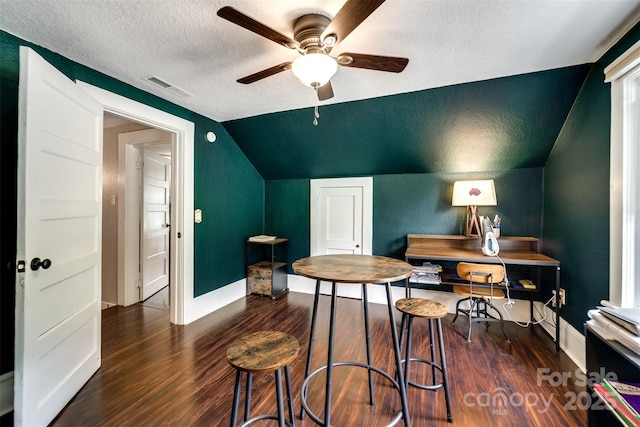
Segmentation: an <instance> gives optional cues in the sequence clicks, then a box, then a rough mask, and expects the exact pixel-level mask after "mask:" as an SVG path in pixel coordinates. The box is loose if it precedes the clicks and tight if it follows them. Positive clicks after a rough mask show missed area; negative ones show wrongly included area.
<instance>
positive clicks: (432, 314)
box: [396, 298, 453, 422]
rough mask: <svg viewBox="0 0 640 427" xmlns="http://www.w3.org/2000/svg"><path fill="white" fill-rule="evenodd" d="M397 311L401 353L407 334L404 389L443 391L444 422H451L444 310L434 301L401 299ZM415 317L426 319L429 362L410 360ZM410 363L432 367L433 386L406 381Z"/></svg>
mask: <svg viewBox="0 0 640 427" xmlns="http://www.w3.org/2000/svg"><path fill="white" fill-rule="evenodd" d="M396 308H397V309H398V310H399V311H400V312H401V313H402V323H401V326H400V349H401V350H402V341H403V338H404V330H405V327H406V330H407V345H406V348H405V357H404V359H403V360H402V363H404V381H405V389H406V388H407V387H408V386H409V385H411V386H413V387H417V388H420V389H423V390H431V391H436V390H438V389H440V388H444V397H445V400H446V403H447V421H449V422H453V418H452V416H451V401H450V400H449V380H448V378H447V361H446V358H445V355H444V343H443V338H442V322H441V319H442V318H443V317H445V316H446V315H447V307H446V306H445V305H444V304H441V303H439V302H436V301H432V300H428V299H424V298H403V299H399V300H398V301H396ZM414 317H421V318H425V319H429V345H430V348H431V360H427V359H423V358H415V357H414V358H412V357H411V332H412V330H413V319H414ZM434 320H435V322H436V327H437V333H438V347H439V348H440V364H438V363H437V362H436V351H435V341H434V333H433V322H434ZM410 362H421V363H425V364H427V365H430V366H431V370H432V378H433V384H431V385H426V384H417V383H414V382H412V381H409V366H410ZM437 371H440V372H441V374H442V381H441V382H437V381H436V378H437Z"/></svg>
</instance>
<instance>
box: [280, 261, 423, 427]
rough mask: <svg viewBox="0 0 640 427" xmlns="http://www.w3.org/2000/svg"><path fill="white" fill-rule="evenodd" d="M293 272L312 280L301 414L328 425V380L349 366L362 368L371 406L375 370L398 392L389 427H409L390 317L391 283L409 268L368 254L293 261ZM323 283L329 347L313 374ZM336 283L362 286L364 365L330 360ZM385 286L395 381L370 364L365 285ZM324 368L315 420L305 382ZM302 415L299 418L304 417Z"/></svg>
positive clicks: (401, 262)
mask: <svg viewBox="0 0 640 427" xmlns="http://www.w3.org/2000/svg"><path fill="white" fill-rule="evenodd" d="M292 267H293V271H294V272H295V273H296V274H299V275H300V276H305V277H309V278H311V279H315V280H316V291H315V299H314V302H313V316H312V319H311V332H310V336H309V351H308V352H307V365H306V370H305V380H304V383H303V386H302V407H303V411H304V412H306V413H307V414H309V416H310V417H311V418H312V419H313V420H314V421H315V422H316V423H318V424H320V425H325V426H330V425H331V379H332V371H333V367H334V366H337V365H352V366H360V367H365V368H367V370H368V373H369V400H370V403H371V405H373V404H374V402H373V380H372V378H371V373H372V371H375V372H377V373H379V374H381V375H383V376H384V377H385V378H387V379H388V380H389V381H391V382H392V383H393V385H394V386H395V387H396V388H397V390H398V392H399V393H400V399H401V402H402V411H401V412H400V413H399V414H398V416H397V417H396V418H395V419H394V420H393V421H392V423H391V424H395V423H397V422H398V421H399V420H400V419H404V425H405V426H407V427H408V426H410V425H411V423H410V421H409V410H408V405H407V394H406V389H405V381H404V378H403V369H402V357H401V355H400V347H399V344H398V332H397V330H396V325H395V318H394V304H393V298H392V296H391V282H397V281H400V280H404V279H406V278H407V277H409V276H411V272H412V270H413V267H412V266H411V265H410V264H408V263H406V262H404V261H400V260H397V259H394V258H388V257H383V256H372V255H345V254H340V255H318V256H312V257H308V258H302V259H299V260H297V261H296V262H294V263H293V265H292ZM321 281H327V282H331V283H332V287H331V314H330V321H329V346H328V351H327V364H326V366H323V367H320V368H319V369H317V370H315V371H314V372H310V370H311V350H312V347H313V339H314V334H315V327H316V318H317V314H318V300H319V296H320V282H321ZM336 283H353V284H360V283H361V284H362V296H363V301H364V322H365V334H366V343H367V364H366V365H364V364H361V363H357V362H340V363H334V361H333V344H334V337H335V319H336V301H337V295H336V289H337V287H336ZM382 283H384V284H385V287H386V293H387V306H388V308H389V325H390V327H391V337H392V340H393V350H394V355H395V361H396V374H395V375H396V376H397V377H398V378H397V381H396V379H394V377H392V376H390V375H389V374H387V373H385V372H383V371H382V370H380V369H378V368H376V367H374V366H372V364H371V345H370V342H369V341H370V340H369V337H370V333H369V309H368V305H369V304H368V298H367V284H382ZM323 369H326V370H327V375H326V388H325V411H324V413H325V419H324V420H321V419H319V418H318V417H317V416H316V415H315V414H314V413H313V412H312V411H311V410H310V409H309V407H308V406H307V403H306V396H307V385H308V381H309V379H310V378H311V377H312V376H313V375H315V374H316V373H318V372H319V371H321V370H323ZM304 412H302V413H301V414H300V415H301V417H303V416H304Z"/></svg>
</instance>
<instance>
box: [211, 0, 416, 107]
mask: <svg viewBox="0 0 640 427" xmlns="http://www.w3.org/2000/svg"><path fill="white" fill-rule="evenodd" d="M382 3H384V0H347V2H346V3H345V4H344V5H343V6H342V8H341V9H340V10H339V11H338V13H337V14H336V16H335V17H334V18H333V19H329V18H327V17H326V16H324V15H320V14H316V13H312V14H307V15H303V16H301V17H299V18H298V19H297V20H296V21H295V22H294V25H293V38H290V37H287V36H285V35H283V34H281V33H279V32H278V31H276V30H274V29H272V28H270V27H267V26H266V25H264V24H262V23H260V22H258V21H256V20H255V19H253V18H251V17H249V16H247V15H245V14H243V13H242V12H239V11H238V10H236V9H234V8H233V7H231V6H225V7H223V8H221V9H220V10H218V16H220V17H221V18H223V19H226V20H227V21H230V22H233V23H234V24H237V25H239V26H241V27H243V28H246V29H247V30H249V31H252V32H254V33H256V34H258V35H260V36H262V37H265V38H267V39H269V40H272V41H274V42H276V43H278V44H280V45H282V46H284V47H286V48H289V49H293V50H296V51H297V52H298V53H300V54H301V55H302V56H300V57H299V58H297V59H296V60H295V61H289V62H283V63H282V64H278V65H275V66H273V67H270V68H267V69H265V70H262V71H258V72H257V73H254V74H251V75H249V76H246V77H242V78H240V79H238V80H237V81H238V82H239V83H244V84H249V83H253V82H256V81H258V80H261V79H264V78H265V77H269V76H272V75H274V74H277V73H280V72H282V71H285V70H289V69H291V70H292V71H293V74H294V75H295V76H296V77H298V79H300V81H302V83H304V84H305V85H307V86H310V87H312V88H314V89H315V90H316V92H317V95H318V99H319V100H320V101H324V100H327V99H330V98H332V97H333V88H332V87H331V81H330V79H331V77H333V75H334V74H335V73H336V71H337V68H338V65H341V66H344V67H355V68H365V69H369V70H376V71H389V72H393V73H399V72H401V71H402V70H404V68H405V67H406V66H407V64H408V63H409V59H407V58H399V57H393V56H379V55H368V54H362V53H351V52H344V53H341V54H339V55H337V56H336V57H333V56H331V55H329V54H330V52H331V50H332V49H333V48H334V47H335V46H336V45H337V44H338V43H340V42H341V41H342V40H344V39H345V38H346V37H347V36H348V35H349V34H350V33H351V32H352V31H353V30H354V29H355V28H356V27H357V26H358V25H360V24H361V23H362V21H364V20H365V19H366V18H367V17H368V16H369V15H371V14H372V13H373V11H375V10H376V9H377V8H378V7H379V6H380V5H381V4H382Z"/></svg>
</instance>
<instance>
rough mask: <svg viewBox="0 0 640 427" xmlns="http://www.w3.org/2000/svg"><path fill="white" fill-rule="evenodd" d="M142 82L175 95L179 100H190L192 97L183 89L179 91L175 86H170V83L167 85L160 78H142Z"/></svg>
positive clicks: (166, 82)
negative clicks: (144, 81)
mask: <svg viewBox="0 0 640 427" xmlns="http://www.w3.org/2000/svg"><path fill="white" fill-rule="evenodd" d="M144 80H146V81H148V82H149V83H153V84H154V85H156V86H159V87H161V88H162V89H164V90H166V91H168V92H171V93H172V94H174V95H177V96H179V97H181V98H190V97H192V96H193V95H192V94H190V93H189V92H187V91H186V90H184V89H180V88H179V87H177V86H174V85H172V84H171V83H169V82H168V81H166V80H163V79H161V78H160V77H157V76H148V77H144Z"/></svg>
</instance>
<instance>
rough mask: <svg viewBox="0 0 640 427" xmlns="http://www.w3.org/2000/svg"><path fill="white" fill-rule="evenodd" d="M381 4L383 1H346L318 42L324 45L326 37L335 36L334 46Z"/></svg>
mask: <svg viewBox="0 0 640 427" xmlns="http://www.w3.org/2000/svg"><path fill="white" fill-rule="evenodd" d="M382 3H384V0H347V2H346V3H345V4H344V5H343V6H342V9H340V10H339V11H338V13H336V16H335V17H334V18H333V20H332V21H331V23H330V24H329V25H328V26H327V28H325V30H324V31H323V32H322V35H321V36H320V40H321V41H322V42H323V43H324V41H325V39H326V38H327V36H329V35H335V36H336V41H335V43H334V44H337V43H340V42H341V41H342V40H344V39H345V38H346V37H347V36H348V35H349V34H351V31H353V30H354V29H355V28H356V27H357V26H358V25H360V24H361V23H362V21H364V20H365V19H367V17H368V16H369V15H371V14H372V13H373V11H374V10H376V9H377V8H378V7H379V6H380V5H381V4H382Z"/></svg>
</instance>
